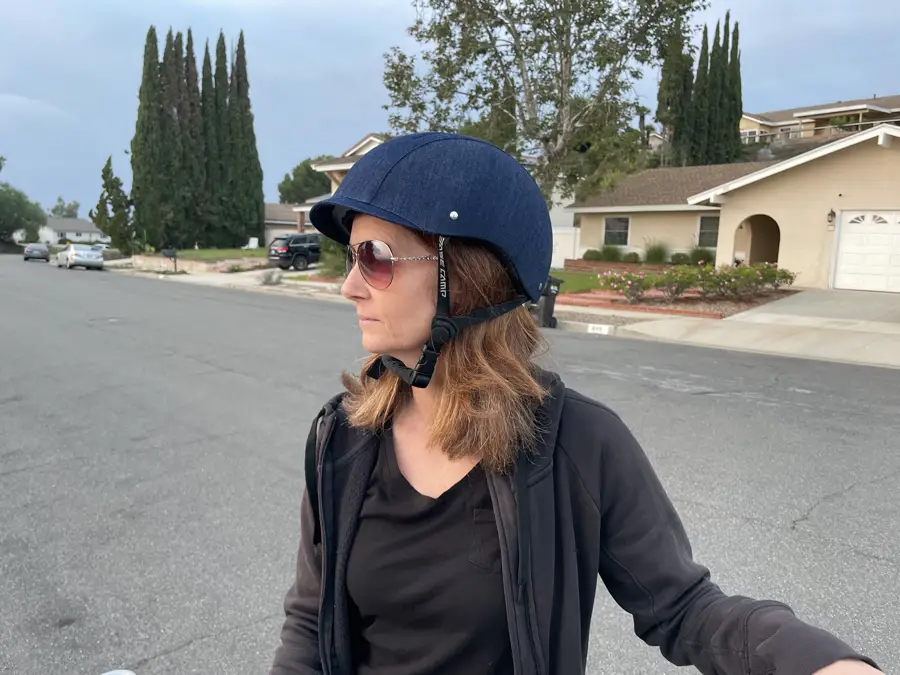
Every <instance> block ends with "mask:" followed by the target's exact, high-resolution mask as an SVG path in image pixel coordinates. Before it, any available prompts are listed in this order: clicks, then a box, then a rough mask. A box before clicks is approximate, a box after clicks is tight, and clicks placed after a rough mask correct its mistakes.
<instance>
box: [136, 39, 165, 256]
mask: <svg viewBox="0 0 900 675" xmlns="http://www.w3.org/2000/svg"><path fill="white" fill-rule="evenodd" d="M159 71H160V68H159V44H158V41H157V36H156V28H154V27H153V26H150V29H149V30H148V31H147V40H146V43H145V45H144V70H143V77H142V79H141V87H140V90H139V93H138V113H137V122H136V123H135V133H134V138H133V139H132V141H131V173H132V180H131V198H132V200H133V202H134V226H135V229H136V230H137V231H138V232H141V233H143V236H144V238H145V239H146V241H148V242H149V243H150V244H152V245H153V246H155V247H157V248H161V247H162V246H164V245H165V243H166V242H165V233H164V231H163V230H162V227H161V226H162V223H163V200H164V194H165V188H166V177H165V158H164V156H163V153H164V143H163V137H162V136H163V129H162V117H163V110H162V105H163V98H162V85H161V83H160V73H159Z"/></svg>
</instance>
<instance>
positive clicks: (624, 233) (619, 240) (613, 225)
mask: <svg viewBox="0 0 900 675" xmlns="http://www.w3.org/2000/svg"><path fill="white" fill-rule="evenodd" d="M603 245H604V246H628V217H627V216H611V217H609V218H606V221H605V227H604V232H603Z"/></svg>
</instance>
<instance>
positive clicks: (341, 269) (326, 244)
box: [319, 237, 347, 279]
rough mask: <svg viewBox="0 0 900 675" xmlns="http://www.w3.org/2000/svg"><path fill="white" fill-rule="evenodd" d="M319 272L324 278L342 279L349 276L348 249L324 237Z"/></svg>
mask: <svg viewBox="0 0 900 675" xmlns="http://www.w3.org/2000/svg"><path fill="white" fill-rule="evenodd" d="M319 270H320V272H321V274H322V276H324V277H329V278H333V279H342V278H344V276H346V274H347V247H346V246H342V245H341V244H338V243H337V242H336V241H334V240H332V239H329V238H328V237H322V255H321V257H320V258H319Z"/></svg>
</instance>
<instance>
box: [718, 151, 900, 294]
mask: <svg viewBox="0 0 900 675" xmlns="http://www.w3.org/2000/svg"><path fill="white" fill-rule="evenodd" d="M897 176H900V139H894V140H893V144H892V147H890V148H883V147H879V146H878V144H877V142H876V140H875V139H872V140H869V141H865V142H863V143H861V144H860V145H856V146H852V147H850V148H847V149H845V150H841V151H838V152H835V153H833V154H831V155H827V156H825V157H823V158H821V159H816V160H813V161H811V162H809V163H807V164H803V165H801V166H798V167H797V168H794V169H789V170H787V171H784V172H782V173H779V174H776V175H774V176H771V177H769V178H765V179H763V180H761V181H758V182H756V183H752V184H750V185H748V186H746V187H743V188H739V189H737V190H735V191H734V192H729V193H727V194H726V195H725V196H724V199H725V203H724V204H723V205H722V206H721V214H720V221H719V246H718V251H717V254H718V255H717V258H716V262H717V264H719V265H725V264H730V263H731V262H732V261H733V254H734V252H735V250H736V248H737V247H736V246H735V243H736V242H735V238H736V236H737V235H738V226H739V225H741V223H743V222H744V221H745V220H746V219H747V218H749V217H751V216H753V215H756V214H764V215H768V216H770V217H771V218H773V219H774V220H775V222H777V223H778V226H779V228H780V231H781V245H780V250H779V255H778V264H779V266H781V267H784V268H786V269H788V270H791V271H792V272H796V273H797V274H798V277H797V285H798V286H805V287H814V288H830V287H831V279H832V268H833V260H834V255H835V234H836V232H837V229H838V228H839V220H840V214H841V212H842V211H854V210H873V211H876V210H894V211H897V210H900V189H898V187H897ZM832 209H833V210H834V211H835V212H836V214H837V218H836V219H835V224H834V225H833V226H829V224H828V220H827V217H828V212H829V211H830V210H832ZM745 229H746V228H745ZM738 245H739V246H743V247H744V249H745V250H746V243H741V242H738ZM738 250H740V249H738Z"/></svg>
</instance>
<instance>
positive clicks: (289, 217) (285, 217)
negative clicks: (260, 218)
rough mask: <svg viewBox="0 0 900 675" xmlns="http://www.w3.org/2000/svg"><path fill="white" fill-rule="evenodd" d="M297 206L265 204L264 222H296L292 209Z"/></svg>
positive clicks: (295, 215)
mask: <svg viewBox="0 0 900 675" xmlns="http://www.w3.org/2000/svg"><path fill="white" fill-rule="evenodd" d="M295 206H297V204H266V216H265V217H266V222H267V223H277V222H282V221H284V222H289V223H296V222H297V214H296V213H294V207H295Z"/></svg>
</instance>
